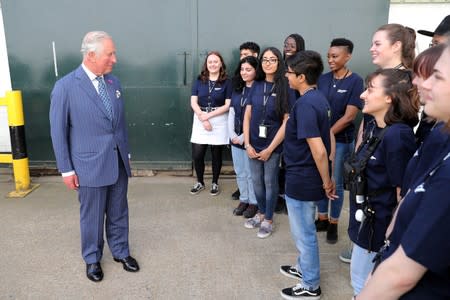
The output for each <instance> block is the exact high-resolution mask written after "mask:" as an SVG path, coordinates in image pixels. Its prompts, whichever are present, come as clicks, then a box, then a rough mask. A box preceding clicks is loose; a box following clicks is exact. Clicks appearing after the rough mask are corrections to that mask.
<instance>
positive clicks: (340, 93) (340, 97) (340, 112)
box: [317, 72, 364, 144]
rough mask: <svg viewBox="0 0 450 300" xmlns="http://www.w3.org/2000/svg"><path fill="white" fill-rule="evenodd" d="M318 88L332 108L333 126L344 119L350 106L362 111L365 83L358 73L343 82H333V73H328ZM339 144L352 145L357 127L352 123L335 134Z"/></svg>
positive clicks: (322, 78)
mask: <svg viewBox="0 0 450 300" xmlns="http://www.w3.org/2000/svg"><path fill="white" fill-rule="evenodd" d="M317 86H318V88H319V90H320V91H322V93H323V94H324V95H325V97H327V100H328V102H329V103H330V107H331V124H330V126H333V125H334V124H335V123H336V121H337V120H339V119H340V118H342V117H343V116H344V114H345V110H346V109H347V106H348V105H353V106H356V107H357V108H359V109H362V106H363V102H362V101H361V98H360V96H361V94H362V92H363V91H364V81H363V79H362V78H361V77H360V76H359V75H358V74H356V73H352V74H350V76H348V77H346V78H343V79H341V80H334V81H333V72H328V73H326V74H323V75H321V76H320V78H319V80H318V83H317ZM335 137H336V142H337V143H346V144H348V143H351V142H353V140H354V137H355V125H353V122H352V123H350V124H349V125H348V126H347V127H345V128H344V129H343V130H341V131H340V132H338V133H336V134H335Z"/></svg>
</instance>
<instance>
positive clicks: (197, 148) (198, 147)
mask: <svg viewBox="0 0 450 300" xmlns="http://www.w3.org/2000/svg"><path fill="white" fill-rule="evenodd" d="M209 146H210V147H211V157H212V173H213V178H212V182H213V183H218V180H219V174H220V170H221V169H222V149H223V145H209ZM206 148H208V145H203V144H194V143H192V160H193V161H194V168H195V173H196V174H197V181H198V182H200V183H201V184H205V182H204V180H203V174H204V173H205V154H206Z"/></svg>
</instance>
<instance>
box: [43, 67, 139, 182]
mask: <svg viewBox="0 0 450 300" xmlns="http://www.w3.org/2000/svg"><path fill="white" fill-rule="evenodd" d="M104 79H105V83H106V87H107V90H108V94H109V97H110V99H111V102H112V111H113V115H114V117H113V120H112V121H111V120H110V119H109V118H108V115H107V112H106V109H105V106H104V104H103V102H102V100H101V98H100V96H99V95H98V93H97V91H96V90H95V87H94V85H93V84H92V82H91V80H90V79H89V77H88V76H87V74H86V72H85V71H84V70H83V68H82V67H81V65H80V66H79V67H78V68H77V69H76V70H74V71H72V72H71V73H69V74H67V75H66V76H64V77H63V78H61V79H60V80H58V81H57V82H56V83H55V86H54V88H53V91H52V93H51V103H50V127H51V136H52V143H53V149H54V152H55V156H56V162H57V165H58V169H59V171H60V172H68V171H71V170H74V171H75V173H76V174H77V176H78V180H79V183H80V185H81V186H89V187H99V186H106V185H111V184H113V183H115V182H116V181H117V178H118V173H119V165H118V162H119V160H118V157H117V155H118V150H119V153H120V155H121V158H122V160H123V163H124V165H125V169H126V171H127V174H128V176H131V172H130V164H129V159H128V155H129V146H128V134H127V126H126V123H125V115H124V105H123V99H122V89H121V86H120V82H119V80H118V79H117V78H116V77H115V76H113V75H104Z"/></svg>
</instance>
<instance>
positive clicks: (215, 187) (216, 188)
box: [209, 183, 220, 196]
mask: <svg viewBox="0 0 450 300" xmlns="http://www.w3.org/2000/svg"><path fill="white" fill-rule="evenodd" d="M209 194H210V195H212V196H217V195H219V194H220V190H219V185H218V184H217V183H213V184H212V185H211V191H209Z"/></svg>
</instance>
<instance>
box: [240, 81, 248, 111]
mask: <svg viewBox="0 0 450 300" xmlns="http://www.w3.org/2000/svg"><path fill="white" fill-rule="evenodd" d="M244 96H245V86H244V88H243V89H242V93H241V108H243V107H244V106H245V103H247V97H245V98H244ZM247 96H248V95H247Z"/></svg>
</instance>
